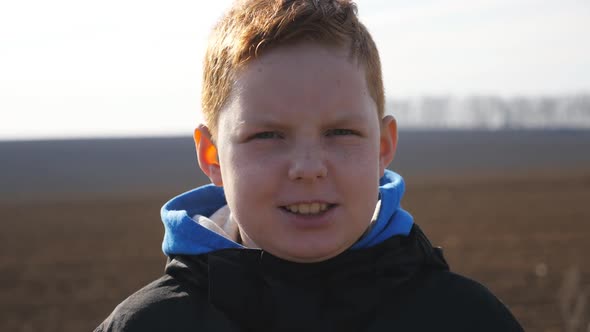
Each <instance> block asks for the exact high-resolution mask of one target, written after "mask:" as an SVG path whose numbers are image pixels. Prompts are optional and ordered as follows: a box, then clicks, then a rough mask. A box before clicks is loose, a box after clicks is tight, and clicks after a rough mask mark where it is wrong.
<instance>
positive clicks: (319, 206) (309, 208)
mask: <svg viewBox="0 0 590 332" xmlns="http://www.w3.org/2000/svg"><path fill="white" fill-rule="evenodd" d="M286 208H287V210H289V211H291V212H293V213H299V214H317V213H320V212H324V211H326V210H327V209H328V204H326V203H309V204H303V203H302V204H292V205H288V206H286Z"/></svg>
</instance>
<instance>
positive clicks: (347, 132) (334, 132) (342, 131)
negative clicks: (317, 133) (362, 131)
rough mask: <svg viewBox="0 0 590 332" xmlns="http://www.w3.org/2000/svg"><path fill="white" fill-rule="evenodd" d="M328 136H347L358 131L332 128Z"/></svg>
mask: <svg viewBox="0 0 590 332" xmlns="http://www.w3.org/2000/svg"><path fill="white" fill-rule="evenodd" d="M327 135H328V136H346V135H358V132H357V131H355V130H352V129H331V130H328V132H327Z"/></svg>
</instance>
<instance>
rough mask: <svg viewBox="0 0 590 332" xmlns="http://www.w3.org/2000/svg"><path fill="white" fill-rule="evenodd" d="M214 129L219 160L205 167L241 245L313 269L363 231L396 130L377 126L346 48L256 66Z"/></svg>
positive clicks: (306, 47)
mask: <svg viewBox="0 0 590 332" xmlns="http://www.w3.org/2000/svg"><path fill="white" fill-rule="evenodd" d="M217 128H218V133H217V137H216V148H217V153H218V158H219V159H218V162H216V161H215V162H211V160H212V159H211V158H213V157H212V156H211V154H210V153H209V159H208V160H209V162H208V161H206V160H205V159H203V157H204V156H202V155H199V162H200V164H201V168H203V170H204V171H205V173H207V174H208V175H209V177H210V178H211V180H212V181H213V183H215V184H217V185H222V186H223V187H224V191H225V194H226V198H227V202H228V205H229V208H230V210H231V213H232V216H233V218H234V219H235V221H236V222H237V223H238V225H239V228H240V232H241V234H242V237H243V238H249V239H251V240H252V241H253V242H254V243H256V244H257V245H258V246H259V247H260V248H262V249H264V250H266V251H268V252H270V253H272V254H273V255H275V256H278V257H281V258H284V259H287V260H290V261H296V262H316V261H322V260H325V259H328V258H331V257H334V256H336V255H338V254H339V253H341V252H343V251H344V250H346V249H347V248H349V247H350V246H351V245H352V244H354V243H355V242H356V241H357V240H358V239H359V238H360V237H361V236H362V234H363V233H364V232H365V230H366V229H367V227H368V226H369V223H370V220H371V217H372V215H373V213H374V211H375V204H376V202H377V199H378V184H379V178H380V177H381V176H382V175H383V172H384V169H385V167H386V166H387V165H388V164H389V163H390V162H391V160H392V158H393V154H394V153H395V145H396V137H397V132H396V130H397V129H396V125H395V121H394V120H393V119H392V118H391V117H386V118H384V119H383V120H379V119H378V115H377V110H376V105H375V103H374V101H373V99H372V98H371V96H370V95H369V92H368V90H367V84H366V79H365V71H364V69H363V68H362V66H359V65H357V64H356V61H352V60H351V59H350V57H349V56H348V50H346V49H344V48H334V47H326V46H322V45H319V44H316V43H311V42H303V43H298V44H295V45H290V46H281V47H278V48H276V49H273V50H271V51H268V52H267V53H266V54H265V55H263V56H262V57H260V58H258V59H256V60H253V61H251V62H250V63H249V64H248V65H247V66H246V67H245V68H244V69H243V71H242V72H240V75H239V76H238V79H237V81H236V85H235V86H234V89H233V95H232V99H231V101H230V102H229V104H228V105H227V107H225V108H224V109H223V111H222V112H221V114H220V117H219V123H218V127H217ZM199 151H201V150H199ZM199 153H202V152H199Z"/></svg>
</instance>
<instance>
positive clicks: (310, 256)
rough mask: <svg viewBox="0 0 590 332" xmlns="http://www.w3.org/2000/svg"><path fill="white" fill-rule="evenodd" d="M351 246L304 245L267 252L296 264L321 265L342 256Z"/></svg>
mask: <svg viewBox="0 0 590 332" xmlns="http://www.w3.org/2000/svg"><path fill="white" fill-rule="evenodd" d="M351 246H352V244H348V243H346V244H344V243H343V244H341V245H334V246H324V247H319V248H318V247H315V248H312V247H310V246H306V245H305V244H304V245H299V246H297V247H295V248H277V249H275V250H267V251H268V252H269V253H271V254H272V255H274V256H276V257H278V258H281V259H284V260H287V261H290V262H294V263H319V262H323V261H326V260H329V259H331V258H334V257H336V256H338V255H340V254H341V253H343V252H344V251H346V250H347V249H348V248H350V247H351Z"/></svg>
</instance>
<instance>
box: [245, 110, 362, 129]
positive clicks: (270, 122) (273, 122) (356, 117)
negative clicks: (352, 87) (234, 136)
mask: <svg viewBox="0 0 590 332" xmlns="http://www.w3.org/2000/svg"><path fill="white" fill-rule="evenodd" d="M299 120H300V121H306V119H305V118H303V117H301V118H300V119H299ZM364 120H365V116H364V115H362V114H349V113H340V114H338V116H337V117H335V118H334V119H329V120H328V121H327V124H328V126H346V125H352V124H356V123H359V122H361V123H362V122H363V121H364ZM246 126H257V127H264V128H266V127H271V128H278V129H287V127H289V125H288V123H285V121H281V120H280V119H274V118H271V117H269V118H264V117H257V116H254V117H251V118H249V119H242V120H240V121H239V123H237V124H236V129H240V128H243V127H246Z"/></svg>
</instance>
